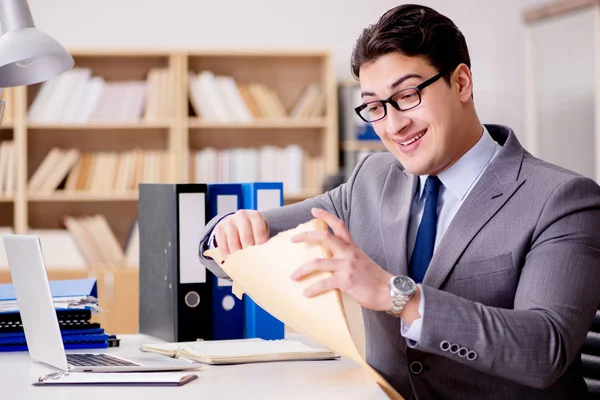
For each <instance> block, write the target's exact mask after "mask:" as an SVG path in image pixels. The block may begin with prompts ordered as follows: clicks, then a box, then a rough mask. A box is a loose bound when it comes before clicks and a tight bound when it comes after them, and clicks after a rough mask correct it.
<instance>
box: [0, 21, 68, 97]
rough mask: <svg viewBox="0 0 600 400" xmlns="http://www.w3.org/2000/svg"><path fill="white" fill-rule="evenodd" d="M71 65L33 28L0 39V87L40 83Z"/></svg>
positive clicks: (55, 44)
mask: <svg viewBox="0 0 600 400" xmlns="http://www.w3.org/2000/svg"><path fill="white" fill-rule="evenodd" d="M73 65H74V61H73V57H71V55H70V54H69V53H68V52H67V50H65V48H64V47H62V46H61V45H60V44H59V43H58V42H57V41H56V40H54V39H52V38H51V37H50V36H48V35H47V34H45V33H44V32H42V31H39V30H37V29H36V28H25V29H17V30H14V31H11V32H8V33H6V34H4V35H2V36H1V37H0V88H3V87H11V86H22V85H32V84H34V83H38V82H43V81H46V80H48V79H51V78H54V77H55V76H58V75H60V74H62V73H63V72H65V71H68V70H69V69H71V68H72V67H73Z"/></svg>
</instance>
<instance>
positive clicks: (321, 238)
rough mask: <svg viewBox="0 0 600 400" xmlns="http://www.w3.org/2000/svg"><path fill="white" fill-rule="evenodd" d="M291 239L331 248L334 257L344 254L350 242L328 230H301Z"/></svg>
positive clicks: (296, 241)
mask: <svg viewBox="0 0 600 400" xmlns="http://www.w3.org/2000/svg"><path fill="white" fill-rule="evenodd" d="M291 241H292V242H294V243H299V242H308V243H316V244H319V245H321V246H323V247H325V248H326V249H327V250H329V251H330V252H331V253H332V254H333V256H334V257H335V256H336V255H337V256H339V255H341V254H343V253H344V251H345V250H346V248H347V247H348V244H347V243H346V242H344V241H343V240H342V239H341V238H339V237H337V236H334V235H332V234H331V233H329V232H327V231H311V232H301V233H299V234H297V235H294V236H293V237H292V238H291Z"/></svg>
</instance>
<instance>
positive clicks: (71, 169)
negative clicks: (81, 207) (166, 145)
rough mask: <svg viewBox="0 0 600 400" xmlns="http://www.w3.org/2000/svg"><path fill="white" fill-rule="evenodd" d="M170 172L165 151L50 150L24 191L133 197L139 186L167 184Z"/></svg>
mask: <svg viewBox="0 0 600 400" xmlns="http://www.w3.org/2000/svg"><path fill="white" fill-rule="evenodd" d="M1 151H2V150H1V148H0V153H1ZM0 158H1V154H0ZM0 161H1V160H0ZM1 165H2V163H1V162H0V168H1ZM171 168H172V162H171V156H170V154H169V153H168V152H166V151H160V150H141V149H133V150H128V151H123V152H94V153H81V152H80V151H79V150H77V149H61V148H59V147H54V148H52V149H51V150H50V151H49V152H48V154H47V155H46V156H45V157H44V159H43V160H42V162H41V163H40V165H39V166H38V168H37V169H36V170H35V172H34V173H33V175H32V176H31V178H30V179H29V183H28V190H29V192H30V194H34V195H50V194H52V193H55V192H56V191H57V190H58V189H59V188H62V191H63V192H64V193H74V192H81V191H84V192H87V193H89V194H114V193H134V192H136V191H137V186H138V184H139V183H141V182H144V183H166V182H169V181H170V180H171ZM63 182H64V185H63Z"/></svg>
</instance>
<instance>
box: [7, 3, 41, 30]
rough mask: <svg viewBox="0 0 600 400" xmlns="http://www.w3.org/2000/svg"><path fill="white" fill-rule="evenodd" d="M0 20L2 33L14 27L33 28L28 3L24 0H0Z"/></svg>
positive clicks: (33, 24)
mask: <svg viewBox="0 0 600 400" xmlns="http://www.w3.org/2000/svg"><path fill="white" fill-rule="evenodd" d="M0 21H2V33H4V34H6V33H8V32H11V31H14V30H15V29H23V28H35V23H34V22H33V17H32V15H31V10H30V9H29V3H28V2H27V1H26V0H25V1H23V0H0Z"/></svg>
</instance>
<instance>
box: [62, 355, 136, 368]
mask: <svg viewBox="0 0 600 400" xmlns="http://www.w3.org/2000/svg"><path fill="white" fill-rule="evenodd" d="M67 362H68V363H69V364H71V365H73V366H76V367H114V366H123V367H135V366H138V365H139V364H134V363H132V362H129V361H125V360H121V359H120V358H116V357H112V356H109V355H108V354H67Z"/></svg>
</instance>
